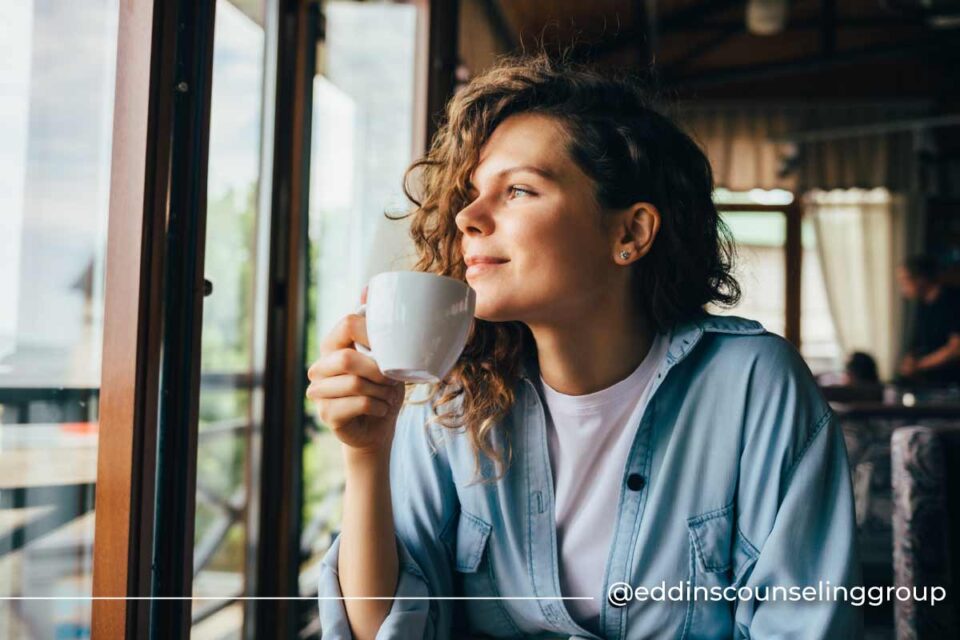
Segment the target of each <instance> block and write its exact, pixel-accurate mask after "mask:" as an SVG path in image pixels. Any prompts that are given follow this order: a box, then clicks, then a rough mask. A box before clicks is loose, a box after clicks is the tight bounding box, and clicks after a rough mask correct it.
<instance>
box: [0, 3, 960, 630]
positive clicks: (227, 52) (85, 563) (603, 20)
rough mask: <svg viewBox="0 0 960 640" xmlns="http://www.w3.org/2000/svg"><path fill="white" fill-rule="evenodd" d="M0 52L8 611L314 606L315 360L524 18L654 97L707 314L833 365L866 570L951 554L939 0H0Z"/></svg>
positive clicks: (826, 383)
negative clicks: (726, 303) (700, 270)
mask: <svg viewBox="0 0 960 640" xmlns="http://www.w3.org/2000/svg"><path fill="white" fill-rule="evenodd" d="M0 50H2V53H0V62H2V66H0V84H2V87H3V88H2V91H0V113H2V114H3V117H2V118H0V141H2V142H0V201H2V204H0V231H2V232H0V300H2V301H3V304H2V306H0V638H8V639H12V640H14V639H37V640H40V639H48V638H57V639H61V638H89V637H92V638H96V639H98V640H108V639H109V640H113V639H117V638H148V637H150V638H187V637H192V638H195V639H226V638H264V639H266V638H270V639H281V638H282V639H288V640H292V639H294V638H315V637H319V635H320V629H319V623H318V613H317V603H316V600H315V599H314V598H315V596H316V594H317V576H318V563H319V561H320V558H321V557H322V556H323V554H324V552H325V551H326V549H327V548H328V546H329V545H330V543H331V541H332V539H333V538H334V536H335V535H336V534H337V531H338V524H339V521H340V514H341V497H342V492H343V476H342V469H341V467H340V464H341V462H340V460H341V457H340V455H339V449H338V442H337V441H336V439H335V438H334V437H333V436H332V435H331V434H330V432H329V431H328V429H327V428H326V427H325V426H324V425H323V424H320V423H319V422H318V421H317V419H316V417H315V415H314V413H313V411H312V410H311V407H310V406H308V405H307V403H306V402H305V401H304V390H305V386H306V377H305V372H306V368H307V366H308V363H309V362H311V361H312V360H313V359H315V357H316V354H317V349H318V337H319V336H322V335H324V334H325V333H327V332H328V331H329V329H330V327H331V324H332V323H333V322H334V321H335V320H336V319H338V318H340V317H341V316H342V315H343V314H345V313H349V312H350V311H351V309H353V308H354V307H355V305H356V303H357V299H358V296H359V292H360V289H361V288H362V285H363V283H364V282H365V281H366V280H367V279H368V278H369V277H370V276H371V275H373V274H375V273H378V272H380V271H384V270H388V269H393V268H403V267H404V266H407V265H409V264H410V262H409V260H410V258H411V253H410V251H411V249H410V245H409V240H408V236H407V231H406V227H405V223H404V222H390V221H388V220H387V219H386V218H385V216H384V215H383V214H384V213H385V212H387V213H391V212H402V211H405V210H406V209H407V208H408V207H409V202H408V201H407V199H406V198H405V197H404V193H403V191H402V188H401V178H402V176H403V172H404V170H405V168H406V167H407V165H408V164H409V163H410V162H411V161H412V160H414V159H415V158H417V157H418V156H419V155H420V154H422V153H423V151H424V149H425V148H426V146H427V144H428V141H429V140H430V138H431V135H432V133H433V132H434V131H435V130H436V128H437V123H438V118H439V117H440V115H441V114H442V110H443V105H444V104H445V102H446V100H447V99H448V98H449V97H450V96H451V95H453V94H454V93H455V92H456V91H457V90H458V88H459V87H460V86H462V85H463V83H465V82H467V81H468V80H469V79H470V78H471V77H472V76H474V75H476V74H477V73H479V72H481V71H483V70H484V69H485V68H487V67H489V66H490V65H492V64H493V63H494V62H495V61H496V59H497V57H498V56H499V55H502V54H506V53H519V52H522V51H528V52H529V51H534V50H546V51H547V52H548V53H549V54H551V55H567V56H571V57H574V58H576V59H582V60H583V61H588V62H592V63H595V64H598V65H601V66H610V67H616V68H619V69H627V70H630V71H632V72H635V73H641V74H649V76H650V78H651V79H652V80H653V81H654V82H655V83H656V86H658V87H659V88H660V89H661V91H662V93H663V95H664V96H665V97H668V98H669V102H670V104H671V109H672V113H673V115H675V116H676V117H677V118H678V120H679V122H681V123H682V125H683V126H684V127H685V128H686V129H687V130H688V131H689V132H691V134H692V135H693V136H694V137H695V139H696V140H697V141H698V142H699V143H700V144H701V145H702V146H703V148H704V149H705V150H706V152H707V155H708V157H709V159H710V161H711V164H712V166H713V169H714V174H715V182H716V190H715V201H716V203H717V205H718V208H719V209H720V210H721V212H722V217H723V218H724V220H725V221H726V223H727V225H728V226H729V227H730V229H731V231H732V233H733V235H734V237H735V239H736V241H737V245H738V260H737V271H736V273H737V276H738V277H739V279H740V282H741V284H742V285H743V289H744V296H743V300H742V302H741V303H740V304H739V306H737V307H735V308H733V309H717V310H712V311H715V312H718V313H733V314H736V315H741V316H746V317H750V318H755V319H757V320H760V321H761V322H762V323H763V325H764V326H765V327H766V328H767V329H768V330H769V331H772V332H775V333H778V334H781V335H783V336H784V337H786V338H787V339H789V340H790V341H791V342H792V343H793V344H794V345H796V347H797V348H798V349H799V351H800V353H801V354H802V356H803V357H804V359H805V360H806V363H807V364H808V366H809V367H810V369H811V370H812V372H813V373H814V374H815V375H816V376H817V378H818V380H819V381H820V383H821V384H822V388H823V392H824V394H825V395H826V397H827V398H828V400H830V402H831V403H832V405H833V407H834V410H835V412H836V413H837V415H838V416H839V418H840V420H841V422H842V426H843V430H844V435H845V438H846V443H847V449H848V453H849V457H850V463H851V471H852V474H853V476H852V485H853V487H854V493H855V497H856V515H857V525H858V528H859V544H860V545H861V556H862V560H863V576H864V581H865V583H866V584H870V585H892V584H906V585H909V584H938V585H943V586H945V587H946V588H947V591H948V593H949V592H950V590H951V588H953V589H956V588H957V587H958V580H960V535H958V534H960V375H958V374H957V372H958V371H960V329H958V326H960V324H958V323H960V306H957V304H956V299H957V298H956V289H954V287H960V2H958V1H957V0H844V1H843V2H838V1H836V0H793V1H790V0H746V1H731V0H659V1H657V0H593V1H591V2H579V1H576V0H405V1H404V0H397V1H393V2H390V1H374V0H370V1H361V0H321V1H315V0H189V1H188V0H180V1H173V2H165V1H163V0H123V1H122V2H121V1H120V0H79V1H75V2H58V1H56V0H0ZM951 305H952V306H951ZM104 596H108V597H117V596H128V597H129V598H122V597H121V598H117V599H95V598H96V597H104ZM150 596H153V597H161V596H189V597H187V598H180V599H160V598H158V599H150ZM253 598H261V599H253ZM957 602H958V600H956V599H952V598H951V599H950V600H948V602H947V603H946V604H945V605H943V606H940V607H937V608H935V609H934V608H925V607H921V606H913V605H912V604H911V603H902V602H897V603H895V604H891V603H889V602H888V603H885V604H884V605H883V606H880V607H867V608H866V611H865V616H866V623H867V636H868V637H870V638H894V637H896V638H949V637H960V611H958V610H957V608H956V606H957Z"/></svg>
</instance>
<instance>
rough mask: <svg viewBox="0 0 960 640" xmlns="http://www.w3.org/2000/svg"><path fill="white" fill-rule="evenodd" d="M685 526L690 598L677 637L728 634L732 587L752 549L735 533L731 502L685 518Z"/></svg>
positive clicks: (749, 563) (749, 562)
mask: <svg viewBox="0 0 960 640" xmlns="http://www.w3.org/2000/svg"><path fill="white" fill-rule="evenodd" d="M687 530H688V533H689V540H690V584H689V587H690V598H689V599H688V601H687V615H686V620H685V621H684V627H683V633H682V634H681V638H684V639H693V638H698V639H700V638H728V637H730V636H731V635H732V633H733V627H734V613H735V611H736V600H735V598H736V593H735V589H736V588H737V587H739V586H742V582H743V580H744V576H745V575H746V573H747V571H748V570H749V569H750V567H752V566H753V561H754V560H756V557H757V553H756V550H755V549H754V548H753V546H752V545H751V544H750V543H749V542H748V541H747V540H746V539H745V538H744V537H743V536H742V535H740V534H739V532H738V529H737V524H736V521H735V518H734V508H733V504H729V505H727V506H726V507H723V508H720V509H716V510H713V511H708V512H706V513H703V514H700V515H698V516H694V517H692V518H689V519H688V520H687ZM728 597H732V598H734V600H730V599H727V598H728Z"/></svg>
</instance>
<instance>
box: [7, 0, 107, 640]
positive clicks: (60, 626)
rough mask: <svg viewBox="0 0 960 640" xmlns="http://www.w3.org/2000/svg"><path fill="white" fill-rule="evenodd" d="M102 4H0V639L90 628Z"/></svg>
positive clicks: (103, 146)
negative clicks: (30, 598)
mask: <svg viewBox="0 0 960 640" xmlns="http://www.w3.org/2000/svg"><path fill="white" fill-rule="evenodd" d="M117 22H118V5H117V0H88V1H87V2H82V3H77V2H56V1H54V0H18V1H17V2H3V3H0V141H2V142H0V300H2V301H3V303H2V309H0V597H41V598H42V597H61V598H75V599H72V600H71V599H64V600H57V601H56V602H55V603H53V604H52V603H51V602H50V601H43V600H0V638H86V637H89V634H90V615H91V606H90V601H89V600H87V599H85V598H84V597H85V596H89V595H91V594H92V569H93V532H94V494H95V482H96V471H97V442H98V423H97V421H98V418H99V411H98V398H99V391H100V389H99V387H100V364H101V345H102V332H103V286H104V256H105V253H106V227H107V210H108V202H109V192H110V156H111V142H112V130H113V129H112V127H113V96H114V80H115V68H116V54H117Z"/></svg>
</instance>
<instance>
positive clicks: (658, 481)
mask: <svg viewBox="0 0 960 640" xmlns="http://www.w3.org/2000/svg"><path fill="white" fill-rule="evenodd" d="M525 371H526V375H524V377H522V378H521V380H520V382H519V386H518V389H517V395H516V402H515V404H514V406H513V408H512V410H511V411H510V413H509V415H508V416H507V417H506V418H505V419H504V420H503V421H502V423H501V424H500V425H498V429H497V438H498V440H497V446H498V448H502V446H503V442H504V441H503V437H504V434H505V433H509V437H510V440H511V442H512V444H513V461H512V464H511V465H510V467H509V469H508V470H507V473H506V474H505V475H504V476H503V477H502V479H500V480H498V481H497V482H495V483H487V484H483V483H477V482H474V479H475V478H474V471H475V463H474V454H473V451H472V449H471V446H470V443H469V440H468V439H467V437H466V435H465V434H464V433H463V431H462V430H448V429H444V428H443V427H440V426H438V425H435V424H432V425H429V426H427V427H425V425H426V424H427V422H428V420H429V418H430V416H432V415H433V411H432V410H431V409H430V407H429V404H411V405H408V406H406V407H404V409H403V410H402V412H401V415H400V418H399V419H398V423H397V430H396V434H395V436H394V442H393V449H392V452H391V468H390V477H391V487H392V500H393V514H394V520H395V524H396V537H397V540H396V543H397V549H398V553H399V558H400V577H399V581H398V585H397V591H396V594H395V595H396V596H397V597H398V598H399V599H397V600H394V601H393V604H392V608H391V610H390V613H389V615H388V616H387V618H386V620H385V621H384V623H383V625H382V626H381V628H380V632H379V634H378V635H377V638H378V639H386V638H397V639H403V640H408V639H409V640H413V639H420V638H424V639H429V640H434V639H444V638H458V637H463V636H465V635H480V636H489V637H493V638H509V637H537V638H571V637H576V638H608V639H610V640H620V639H625V640H638V639H640V638H731V637H737V638H739V637H747V638H858V637H860V636H861V634H862V613H861V611H860V609H859V608H858V607H855V606H854V605H852V604H848V603H846V602H843V601H842V600H841V601H837V600H832V601H831V600H827V601H817V602H809V601H804V600H802V599H801V600H800V601H797V599H798V597H800V598H807V597H809V596H811V595H812V593H813V592H812V591H809V590H808V591H807V592H806V595H804V594H802V592H800V591H799V588H800V587H809V588H811V589H817V593H818V594H821V593H827V594H829V593H830V591H829V589H831V588H832V587H835V586H846V587H850V586H854V585H857V584H859V583H860V566H859V559H858V555H857V548H856V538H855V535H856V534H855V531H856V530H855V523H854V506H853V493H852V491H851V485H850V474H849V468H848V465H847V458H846V449H845V447H844V443H843V437H842V434H841V432H840V429H839V427H838V425H837V422H836V419H835V418H834V415H833V414H832V413H831V411H830V408H829V406H828V405H827V404H826V402H825V401H824V400H823V397H822V396H821V395H820V393H819V391H818V389H817V387H816V384H815V383H814V381H813V379H812V377H811V375H810V372H809V371H808V369H807V367H806V365H805V364H804V362H803V361H802V360H801V358H800V356H799V355H798V354H797V352H796V351H795V350H794V348H793V347H792V346H791V345H789V344H788V343H787V342H786V341H784V340H783V339H782V338H780V337H778V336H775V335H773V334H770V333H767V332H765V331H764V329H763V327H761V326H760V325H759V324H758V323H756V322H753V321H750V320H744V319H742V318H736V317H730V316H726V317H721V316H709V315H704V316H702V317H699V318H697V319H695V320H693V321H691V322H688V323H685V324H683V325H680V326H677V327H675V328H674V330H673V332H672V337H671V340H670V348H669V351H668V353H667V356H666V358H665V359H664V361H663V363H662V364H661V366H660V368H659V370H658V371H657V373H656V375H655V378H654V380H653V383H652V384H653V388H652V389H651V392H652V395H651V397H650V401H649V404H648V405H647V408H646V410H645V412H644V414H643V417H642V418H641V420H640V424H639V426H638V428H637V431H636V435H635V437H634V439H633V445H632V447H631V449H630V452H629V454H628V457H627V463H626V468H625V469H624V470H623V483H622V484H621V488H620V491H619V495H611V496H610V499H611V500H616V501H617V516H616V524H615V526H614V532H613V537H612V539H611V540H609V541H603V542H602V543H603V544H604V545H607V544H609V551H608V553H607V554H606V555H607V561H606V569H605V580H604V586H603V591H602V592H599V593H597V594H596V597H597V598H598V599H599V600H600V603H601V605H600V629H599V630H597V631H599V633H597V632H594V631H592V630H588V629H584V628H582V627H581V626H579V625H578V624H577V623H576V622H575V621H574V620H573V619H572V618H571V616H570V614H569V612H568V610H567V607H566V606H565V604H564V601H563V600H562V599H560V598H561V596H563V595H564V594H561V592H560V586H559V585H560V581H559V572H558V568H559V567H558V553H557V551H558V550H557V536H556V522H555V514H554V490H553V483H552V475H551V469H550V458H549V456H548V452H547V432H546V420H545V414H544V407H543V404H542V402H541V400H540V396H539V393H538V391H537V387H535V386H534V385H535V384H538V380H539V377H538V376H539V374H538V373H535V372H534V371H533V370H531V368H530V367H527V368H525ZM494 471H495V468H494V466H493V463H492V462H491V461H489V460H487V459H486V458H484V460H483V464H482V465H481V472H482V473H483V475H484V476H485V477H493V476H494V475H495V473H494ZM638 477H639V478H638ZM641 479H642V480H641ZM589 481H590V480H589V478H584V482H589ZM338 550H339V538H338V539H337V540H335V541H334V543H333V546H332V547H331V548H330V550H329V552H328V553H327V555H326V556H325V558H324V560H323V564H322V573H321V577H320V585H319V595H320V601H319V605H320V617H321V624H322V628H323V637H324V638H350V637H351V633H350V627H349V624H348V621H347V618H346V615H345V610H344V607H343V601H342V600H338V599H337V598H338V597H340V596H341V592H340V586H339V579H338V574H337V563H338ZM618 582H623V583H626V584H628V585H630V586H631V588H637V587H646V588H648V589H653V588H655V587H660V588H661V590H662V589H663V586H665V587H666V588H667V589H669V588H670V587H671V586H676V585H680V588H682V589H686V588H688V587H689V588H690V589H691V592H692V589H693V587H703V588H705V590H702V591H700V592H699V593H700V595H699V596H698V599H697V600H685V599H681V600H680V601H664V598H663V597H662V596H661V597H660V598H659V601H655V600H653V599H652V598H653V597H656V596H659V595H660V594H659V593H658V592H657V591H651V592H650V593H649V594H648V598H647V599H646V601H644V600H643V599H642V598H631V599H630V600H629V602H628V603H627V604H626V605H625V606H614V604H613V603H611V602H610V601H609V599H608V597H607V595H608V593H607V589H608V587H609V586H610V585H613V584H614V583H618ZM773 586H779V587H783V588H784V589H781V590H780V592H779V593H777V592H772V591H770V590H767V591H766V593H764V592H763V591H762V589H763V588H764V587H773ZM711 587H716V589H715V590H714V591H713V593H714V594H716V593H722V594H726V595H727V596H730V597H733V596H734V595H735V594H734V593H733V589H728V590H726V591H721V588H724V587H733V588H739V587H757V588H760V589H761V590H760V591H757V592H756V593H758V595H756V597H755V598H754V599H753V600H749V599H748V600H743V601H741V600H736V599H735V598H734V601H729V600H727V599H723V600H720V601H707V600H706V598H705V596H704V594H706V593H708V592H709V590H710V588H711ZM789 587H794V589H793V591H791V592H789V594H788V593H787V591H786V589H787V588H789ZM824 589H827V591H824ZM677 591H679V589H674V594H676V593H677ZM442 596H467V597H468V598H471V599H459V600H443V599H432V598H437V597H442ZM425 597H429V598H430V599H426V598H425ZM511 597H516V598H517V599H510V598H511ZM817 597H819V595H818V596H817ZM472 598H487V599H472Z"/></svg>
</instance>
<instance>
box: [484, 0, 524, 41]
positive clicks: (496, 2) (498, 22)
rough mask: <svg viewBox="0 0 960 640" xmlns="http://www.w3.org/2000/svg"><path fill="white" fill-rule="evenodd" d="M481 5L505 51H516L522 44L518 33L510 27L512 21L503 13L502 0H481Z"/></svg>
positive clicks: (491, 28)
mask: <svg viewBox="0 0 960 640" xmlns="http://www.w3.org/2000/svg"><path fill="white" fill-rule="evenodd" d="M480 5H481V6H482V7H483V12H484V13H485V14H486V16H487V22H488V23H489V24H490V30H491V31H493V35H494V36H495V37H496V38H497V40H499V41H500V45H501V46H502V47H503V51H506V52H512V51H516V50H517V48H518V47H519V46H520V42H519V38H518V37H517V34H515V33H514V32H513V29H512V28H510V23H509V22H508V21H507V18H506V16H505V15H504V13H503V6H502V5H501V4H500V0H480Z"/></svg>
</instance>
